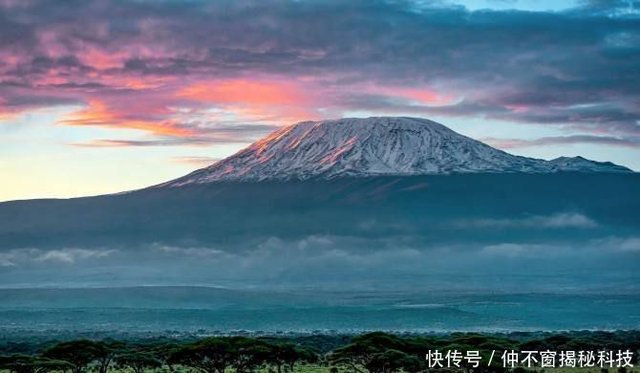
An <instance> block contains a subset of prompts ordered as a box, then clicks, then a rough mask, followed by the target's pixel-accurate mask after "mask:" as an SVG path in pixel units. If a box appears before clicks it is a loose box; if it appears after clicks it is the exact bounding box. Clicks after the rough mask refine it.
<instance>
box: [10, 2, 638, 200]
mask: <svg viewBox="0 0 640 373" xmlns="http://www.w3.org/2000/svg"><path fill="white" fill-rule="evenodd" d="M379 115H403V116H417V117H426V118H429V119H432V120H436V121H438V122H440V123H443V124H445V125H447V126H449V127H450V128H452V129H454V130H456V131H458V132H460V133H462V134H465V135H467V136H471V137H473V138H476V139H479V140H482V141H485V142H487V143H489V144H490V145H493V146H495V147H498V148H501V149H504V150H506V151H509V152H512V153H515V154H520V155H526V156H532V157H538V158H545V159H551V158H554V157H558V156H562V155H566V156H575V155H582V156H585V157H587V158H590V159H595V160H601V161H604V160H609V161H613V162H616V163H619V164H622V165H625V166H627V167H630V168H632V169H634V170H640V1H638V0H610V1H608V0H590V1H582V0H576V1H553V0H538V1H536V0H526V1H525V0H521V1H519V0H466V1H441V0H434V1H429V0H415V1H409V0H400V1H381V0H367V1H365V0H354V1H337V0H329V1H304V0H298V1H276V0H266V1H257V0H256V1H199V0H186V1H144V0H137V1H132V0H117V1H116V0H113V1H109V0H96V1H84V0H70V1H65V2H52V1H38V0H0V175H1V176H0V177H1V179H0V180H1V184H0V200H13V199H26V198H42V197H73V196H83V195H93V194H101V193H111V192H119V191H123V190H130V189H135V188H141V187H144V186H148V185H152V184H156V183H160V182H163V181H166V180H169V179H172V178H175V177H179V176H182V175H183V174H185V173H188V172H190V171H192V170H194V169H196V168H199V167H203V166H206V165H208V164H211V163H213V162H215V161H216V160H219V159H221V158H224V157H226V156H229V155H231V154H233V153H234V152H236V151H237V150H239V149H241V148H243V147H244V146H246V145H248V144H249V143H251V142H252V141H255V140H257V139H259V138H260V137H262V136H264V135H266V134H268V133H269V132H271V131H273V130H275V129H277V128H278V127H280V126H283V125H288V124H292V123H295V122H297V121H301V120H320V119H329V118H339V117H367V116H379Z"/></svg>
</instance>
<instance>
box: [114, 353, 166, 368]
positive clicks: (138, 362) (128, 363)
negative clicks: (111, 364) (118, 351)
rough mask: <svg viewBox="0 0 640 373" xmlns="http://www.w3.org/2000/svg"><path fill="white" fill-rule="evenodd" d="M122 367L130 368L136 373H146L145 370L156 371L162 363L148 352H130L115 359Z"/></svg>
mask: <svg viewBox="0 0 640 373" xmlns="http://www.w3.org/2000/svg"><path fill="white" fill-rule="evenodd" d="M115 361H116V363H117V364H118V366H120V367H123V368H124V367H128V368H131V369H132V370H133V372H134V373H144V371H145V369H155V368H160V367H161V366H162V362H161V361H160V360H158V359H157V358H156V357H155V356H153V355H152V354H150V353H148V352H129V353H125V354H122V355H118V356H116V358H115Z"/></svg>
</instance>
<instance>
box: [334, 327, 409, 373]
mask: <svg viewBox="0 0 640 373" xmlns="http://www.w3.org/2000/svg"><path fill="white" fill-rule="evenodd" d="M406 349H407V344H406V342H405V341H403V340H402V339H400V338H398V337H396V336H393V335H390V334H386V333H381V332H377V333H369V334H364V335H361V336H358V337H355V338H353V340H352V341H351V343H350V344H348V345H346V346H344V347H340V348H338V349H336V350H335V351H333V353H331V355H329V359H330V361H331V363H332V364H339V365H340V364H343V365H347V366H349V367H351V368H352V369H353V370H354V371H355V372H362V369H361V368H362V367H363V368H365V369H367V370H368V371H369V372H372V373H373V372H379V371H380V370H378V366H379V364H380V363H381V362H382V361H383V360H384V354H385V353H387V352H388V351H390V350H395V351H400V352H403V350H406ZM381 359H382V360H381Z"/></svg>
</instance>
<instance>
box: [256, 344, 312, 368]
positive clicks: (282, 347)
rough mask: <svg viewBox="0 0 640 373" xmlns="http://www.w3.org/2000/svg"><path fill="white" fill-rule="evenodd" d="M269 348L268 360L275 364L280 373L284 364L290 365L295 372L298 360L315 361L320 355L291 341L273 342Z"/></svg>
mask: <svg viewBox="0 0 640 373" xmlns="http://www.w3.org/2000/svg"><path fill="white" fill-rule="evenodd" d="M269 350H270V352H269V355H268V357H267V362H268V363H269V364H271V365H273V366H275V367H276V370H277V372H278V373H282V367H283V366H287V367H289V370H290V371H292V372H293V371H294V367H295V365H296V363H297V362H300V361H303V362H308V363H314V362H316V361H317V360H318V355H316V354H315V353H314V352H313V351H310V350H308V349H305V348H300V347H297V346H295V345H294V344H291V343H275V344H271V345H270V346H269Z"/></svg>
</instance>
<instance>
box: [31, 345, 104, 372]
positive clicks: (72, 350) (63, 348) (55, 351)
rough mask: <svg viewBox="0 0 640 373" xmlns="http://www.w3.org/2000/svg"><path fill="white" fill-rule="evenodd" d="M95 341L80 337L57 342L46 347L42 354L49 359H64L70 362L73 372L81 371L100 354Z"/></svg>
mask: <svg viewBox="0 0 640 373" xmlns="http://www.w3.org/2000/svg"><path fill="white" fill-rule="evenodd" d="M100 354H101V352H100V347H99V345H98V343H97V342H94V341H90V340H86V339H81V340H77V341H69V342H62V343H58V344H57V345H55V346H53V347H51V348H49V349H47V350H46V351H45V352H44V354H43V356H44V357H45V358H49V359H56V360H62V361H66V362H68V363H69V364H71V371H72V372H73V373H83V372H84V371H85V370H86V368H87V366H88V365H89V364H90V363H91V362H92V361H94V360H96V359H98V357H99V356H100Z"/></svg>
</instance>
